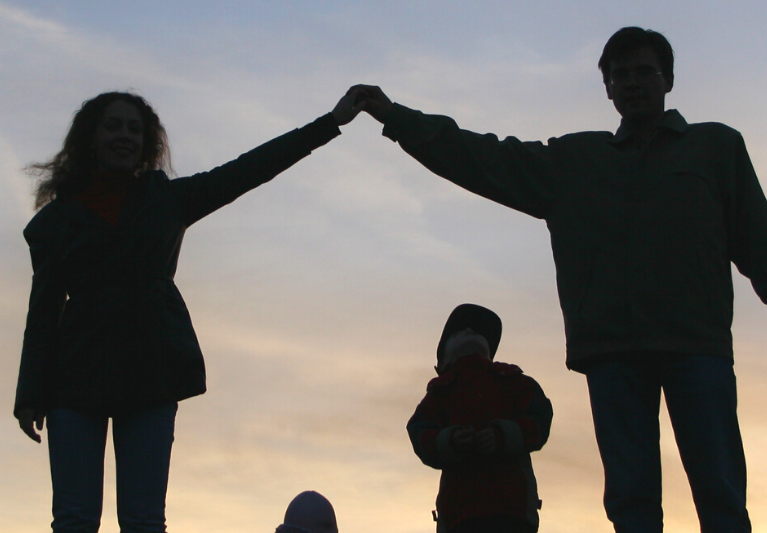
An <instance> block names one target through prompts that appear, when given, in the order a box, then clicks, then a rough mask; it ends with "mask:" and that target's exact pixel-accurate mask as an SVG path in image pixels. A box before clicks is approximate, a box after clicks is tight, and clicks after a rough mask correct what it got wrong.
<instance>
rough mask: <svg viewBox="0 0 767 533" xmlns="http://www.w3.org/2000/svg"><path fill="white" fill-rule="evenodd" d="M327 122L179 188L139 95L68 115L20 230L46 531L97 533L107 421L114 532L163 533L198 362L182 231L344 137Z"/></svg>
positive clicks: (341, 116)
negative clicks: (113, 470) (181, 279)
mask: <svg viewBox="0 0 767 533" xmlns="http://www.w3.org/2000/svg"><path fill="white" fill-rule="evenodd" d="M357 97H358V94H357V92H355V90H350V91H349V92H348V93H347V94H346V95H345V96H344V97H343V98H341V100H340V101H339V102H338V104H337V105H336V107H335V108H334V109H333V111H332V112H331V113H328V114H326V115H324V116H322V117H320V118H318V119H317V120H315V121H314V122H312V123H310V124H308V125H306V126H304V127H303V128H300V129H296V130H293V131H291V132H289V133H287V134H285V135H282V136H280V137H277V138H275V139H273V140H271V141H269V142H267V143H265V144H263V145H262V146H259V147H258V148H255V149H254V150H252V151H250V152H247V153H245V154H243V155H241V156H240V157H239V158H237V159H236V160H234V161H231V162H229V163H226V164H225V165H222V166H220V167H218V168H215V169H213V170H211V171H209V172H203V173H200V174H196V175H194V176H191V177H188V178H179V179H174V180H170V179H169V178H168V176H167V174H166V172H165V171H170V170H171V163H170V152H169V148H168V142H167V137H166V133H165V129H164V128H163V126H162V124H161V123H160V120H159V118H158V116H157V114H156V113H155V111H154V110H153V109H152V107H151V106H150V105H149V104H148V103H147V102H146V101H145V100H144V99H143V98H141V97H140V96H137V95H135V94H131V93H122V92H110V93H104V94H100V95H99V96H97V97H95V98H93V99H91V100H88V101H86V102H85V103H84V104H83V106H82V108H81V109H80V110H79V111H78V112H77V113H76V114H75V116H74V119H73V121H72V125H71V128H70V130H69V133H68V134H67V136H66V139H65V140H64V145H63V147H62V149H61V151H60V152H59V153H58V154H56V155H55V156H54V157H53V158H52V159H51V160H50V161H47V162H45V163H40V164H36V165H32V166H31V167H30V168H31V169H32V170H36V171H37V172H38V174H39V175H40V176H41V177H42V181H41V182H40V183H39V184H38V187H37V192H36V207H37V208H38V209H39V211H38V213H37V214H36V215H35V216H34V217H33V218H32V220H31V221H30V222H29V224H28V225H27V227H26V229H25V230H24V237H25V238H26V240H27V242H28V244H29V248H30V253H31V255H32V266H33V269H34V276H33V278H32V291H31V296H30V301H29V312H28V315H27V324H26V330H25V333H24V345H23V350H22V355H21V367H20V371H19V379H18V386H17V392H16V403H15V407H14V415H15V416H16V417H17V418H18V419H19V425H20V426H21V429H22V430H23V431H24V432H25V433H26V434H27V435H28V436H29V437H30V438H32V439H33V440H35V441H37V442H41V437H40V435H39V434H38V433H37V432H36V431H35V427H36V428H37V430H38V431H39V430H41V429H42V427H43V421H44V419H45V418H46V417H47V430H48V447H49V453H50V464H51V477H52V481H53V524H52V527H53V531H54V532H55V533H60V532H65V531H66V532H68V531H79V532H82V531H88V532H91V531H92V532H95V531H98V528H99V523H100V518H101V509H102V492H103V465H104V446H105V442H106V435H107V426H108V421H109V418H111V419H112V424H113V429H112V431H113V441H114V448H115V458H116V464H117V513H118V521H119V524H120V530H121V531H122V532H124V533H127V532H129V531H130V532H164V531H165V494H166V488H167V482H168V471H169V466H170V452H171V445H172V442H173V432H174V423H175V415H176V409H177V402H178V401H180V400H183V399H185V398H189V397H191V396H195V395H198V394H202V393H203V392H205V368H204V363H203V358H202V353H201V351H200V347H199V344H198V342H197V338H196V336H195V333H194V330H193V328H192V322H191V320H190V318H189V314H188V312H187V309H186V305H185V303H184V301H183V299H182V298H181V294H180V293H179V291H178V289H177V288H176V286H175V284H174V282H173V277H174V274H175V272H176V265H177V262H178V255H179V251H180V248H181V242H182V239H183V236H184V232H185V230H186V229H187V227H189V226H190V225H192V224H194V223H195V222H197V221H198V220H200V219H201V218H203V217H204V216H206V215H208V214H209V213H211V212H213V211H215V210H216V209H218V208H219V207H221V206H223V205H225V204H228V203H230V202H232V201H233V200H235V199H236V198H237V197H239V196H240V195H242V194H243V193H245V192H247V191H249V190H251V189H253V188H255V187H257V186H258V185H261V184H262V183H265V182H267V181H269V180H271V179H272V178H273V177H274V176H276V175H277V174H279V173H280V172H282V171H283V170H285V169H287V168H288V167H290V166H291V165H293V164H294V163H296V162H297V161H299V160H300V159H302V158H304V157H306V156H307V155H309V154H310V153H311V151H312V150H313V149H315V148H318V147H320V146H322V145H324V144H325V143H327V142H329V141H330V140H331V139H333V138H334V137H336V136H337V135H339V134H340V130H339V129H338V126H339V125H343V124H346V123H348V122H350V121H351V120H352V119H353V118H354V117H355V116H356V115H357V113H358V112H359V111H360V110H361V108H363V107H364V103H361V104H357V105H356V107H355V99H357Z"/></svg>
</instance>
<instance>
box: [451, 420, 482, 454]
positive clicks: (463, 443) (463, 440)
mask: <svg viewBox="0 0 767 533" xmlns="http://www.w3.org/2000/svg"><path fill="white" fill-rule="evenodd" d="M475 433H476V430H475V429H474V428H473V427H471V426H460V427H457V428H455V429H454V430H453V432H452V433H451V434H450V447H451V448H453V451H454V452H455V453H456V454H459V455H460V454H465V453H468V452H470V451H471V450H472V449H473V448H474V434H475Z"/></svg>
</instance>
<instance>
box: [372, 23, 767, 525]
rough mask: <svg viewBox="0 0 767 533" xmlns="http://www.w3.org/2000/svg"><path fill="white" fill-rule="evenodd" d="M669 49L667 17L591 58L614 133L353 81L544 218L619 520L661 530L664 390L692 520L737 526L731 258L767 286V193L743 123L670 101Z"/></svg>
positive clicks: (740, 487) (416, 150) (421, 150)
mask: <svg viewBox="0 0 767 533" xmlns="http://www.w3.org/2000/svg"><path fill="white" fill-rule="evenodd" d="M673 64H674V56H673V51H672V49H671V46H670V45H669V43H668V41H667V40H666V39H665V37H663V36H662V35H661V34H659V33H656V32H653V31H651V30H644V29H641V28H635V27H631V28H623V29H621V30H619V31H618V32H616V33H615V34H614V35H613V36H612V37H611V38H610V39H609V41H608V42H607V44H606V45H605V48H604V51H603V54H602V57H601V59H600V60H599V67H600V69H601V71H602V76H603V80H604V84H605V88H606V90H607V97H608V98H609V99H610V100H612V102H613V104H614V105H615V109H616V110H617V111H618V113H619V114H620V115H621V117H622V120H621V124H620V127H619V128H618V130H617V132H616V133H615V134H613V133H610V132H583V133H575V134H570V135H566V136H564V137H560V138H552V139H550V140H549V141H548V143H547V144H543V143H540V142H521V141H520V140H518V139H516V138H514V137H508V138H506V139H505V140H503V141H499V140H498V138H497V137H496V136H495V135H491V134H488V135H479V134H476V133H472V132H470V131H466V130H461V129H459V128H458V126H457V125H456V123H455V122H454V121H453V120H452V119H451V118H449V117H444V116H437V115H424V114H423V113H420V112H418V111H414V110H411V109H408V108H406V107H404V106H401V105H399V104H392V102H391V101H390V100H389V99H388V98H387V97H386V95H385V94H384V93H383V92H382V91H381V89H379V88H378V87H372V86H359V87H360V88H361V89H363V90H364V92H365V94H366V95H367V103H366V106H367V107H366V111H367V112H368V113H370V114H371V115H372V116H373V117H374V118H376V119H377V120H378V121H380V122H382V123H383V124H384V130H383V134H384V135H385V136H387V137H389V138H390V139H392V140H394V141H396V142H398V143H399V144H400V146H401V147H402V148H403V149H404V150H405V151H406V152H408V153H409V154H410V155H412V156H413V157H414V158H416V159H417V160H418V161H420V162H421V163H422V164H423V165H425V166H426V167H427V168H428V169H429V170H431V171H432V172H434V173H436V174H438V175H440V176H442V177H444V178H446V179H448V180H450V181H452V182H454V183H456V184H458V185H460V186H461V187H464V188H466V189H468V190H470V191H472V192H474V193H476V194H480V195H482V196H484V197H486V198H489V199H491V200H494V201H496V202H499V203H501V204H503V205H506V206H508V207H511V208H513V209H517V210H519V211H522V212H524V213H527V214H529V215H532V216H534V217H537V218H541V219H544V220H546V223H547V225H548V228H549V231H550V233H551V245H552V250H553V255H554V261H555V264H556V269H557V288H558V291H559V298H560V304H561V307H562V312H563V315H564V321H565V333H566V337H567V366H568V368H570V369H572V370H576V371H578V372H582V373H584V374H585V375H586V377H587V381H588V387H589V395H590V399H591V407H592V414H593V418H594V428H595V432H596V437H597V442H598V444H599V450H600V455H601V457H602V462H603V465H604V471H605V495H604V503H605V509H606V511H607V515H608V517H609V518H610V520H611V521H612V522H613V524H614V526H615V530H616V531H617V532H619V533H624V532H626V533H633V532H641V533H657V532H661V531H662V530H663V511H662V508H661V465H660V450H659V438H660V431H659V423H658V410H659V406H660V393H661V390H663V392H664V396H665V398H666V404H667V406H668V410H669V414H670V417H671V422H672V424H673V427H674V433H675V437H676V441H677V445H678V447H679V452H680V456H681V458H682V462H683V463H684V467H685V471H686V472H687V476H688V479H689V482H690V486H691V488H692V493H693V498H694V501H695V505H696V509H697V512H698V517H699V520H700V523H701V531H703V532H707V533H709V532H727V533H736V532H738V533H740V532H747V531H751V526H750V522H749V518H748V513H747V511H746V466H745V458H744V453H743V446H742V443H741V437H740V430H739V427H738V419H737V413H736V403H737V399H736V388H735V376H734V373H733V352H732V333H731V325H732V309H733V288H732V276H731V269H730V263H731V262H732V263H734V264H735V265H736V266H737V267H738V269H739V270H740V272H741V273H742V274H744V275H745V276H747V277H748V278H750V279H751V282H752V285H753V287H754V289H755V291H756V293H757V294H758V295H759V297H760V298H761V299H762V301H765V302H767V201H765V198H764V194H763V192H762V189H761V187H760V185H759V181H758V179H757V177H756V174H755V172H754V169H753V167H752V165H751V162H750V159H749V157H748V153H747V151H746V147H745V143H744V141H743V138H742V137H741V135H740V134H739V133H738V132H737V131H735V130H733V129H731V128H728V127H727V126H724V125H722V124H717V123H704V124H688V123H687V122H686V121H685V120H684V118H682V115H681V114H679V112H677V111H676V110H668V111H667V110H666V109H665V97H666V94H668V93H669V92H670V91H671V89H672V88H673V86H674V72H673Z"/></svg>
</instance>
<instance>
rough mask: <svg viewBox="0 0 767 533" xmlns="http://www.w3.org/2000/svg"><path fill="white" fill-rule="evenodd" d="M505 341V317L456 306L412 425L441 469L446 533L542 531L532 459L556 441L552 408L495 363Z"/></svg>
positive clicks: (417, 443) (429, 461)
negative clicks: (551, 431) (551, 433)
mask: <svg viewBox="0 0 767 533" xmlns="http://www.w3.org/2000/svg"><path fill="white" fill-rule="evenodd" d="M500 341H501V319H500V318H499V317H498V315H496V314H495V313H494V312H492V311H491V310H489V309H486V308H484V307H481V306H479V305H474V304H463V305H459V306H458V307H456V308H455V309H454V310H453V312H452V313H451V314H450V317H449V318H448V319H447V323H446V324H445V328H444V330H443V331H442V336H441V338H440V340H439V344H438V345H437V366H436V367H435V368H436V370H437V373H438V374H439V377H436V378H434V379H432V380H431V381H430V382H429V384H428V386H427V387H426V391H427V392H426V396H425V397H424V399H423V400H421V403H420V404H419V405H418V407H417V408H416V410H415V414H414V415H413V417H412V418H411V419H410V421H409V422H408V424H407V431H408V435H410V441H411V442H412V444H413V450H414V451H415V453H416V454H417V455H418V457H420V458H421V461H423V463H424V464H426V465H428V466H431V467H432V468H436V469H439V470H442V476H441V478H440V483H439V495H438V496H437V524H438V525H437V531H438V532H440V533H442V532H447V533H474V532H484V533H534V532H536V531H538V509H540V500H539V499H538V491H537V484H536V482H535V476H534V474H533V465H532V462H531V461H530V452H533V451H536V450H540V449H541V448H542V447H543V445H544V444H546V440H547V439H548V438H549V429H550V428H551V418H552V409H551V402H550V401H549V400H548V398H546V396H545V395H544V393H543V390H542V389H541V387H540V386H539V385H538V383H536V382H535V380H534V379H532V378H530V377H528V376H526V375H524V374H523V373H522V370H521V369H520V368H519V367H518V366H516V365H510V364H506V363H500V362H493V358H494V357H495V352H496V350H497V349H498V344H499V343H500Z"/></svg>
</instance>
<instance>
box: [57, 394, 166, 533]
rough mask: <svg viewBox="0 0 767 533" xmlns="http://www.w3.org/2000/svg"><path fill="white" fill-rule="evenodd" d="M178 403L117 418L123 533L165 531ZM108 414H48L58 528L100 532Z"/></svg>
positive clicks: (62, 531)
mask: <svg viewBox="0 0 767 533" xmlns="http://www.w3.org/2000/svg"><path fill="white" fill-rule="evenodd" d="M177 407H178V404H176V403H175V402H173V403H168V404H163V405H158V406H154V407H151V408H147V409H142V410H140V411H136V412H133V413H130V414H127V415H123V416H117V417H114V418H113V419H112V425H113V427H112V440H113V442H114V449H115V463H116V479H117V519H118V523H119V524H120V531H121V533H139V532H141V533H148V532H151V533H164V532H165V493H166V490H167V487H168V471H169V468H170V451H171V446H172V444H173V430H174V426H175V420H176V409H177ZM108 425H109V418H107V417H103V416H94V415H89V414H85V413H82V412H80V411H75V410H72V409H52V410H51V411H50V413H48V422H47V428H48V451H49V454H50V461H51V479H52V481H53V523H52V527H53V531H54V533H74V532H77V533H95V532H97V531H98V529H99V525H100V522H101V509H102V502H103V492H104V448H105V446H106V438H107V427H108Z"/></svg>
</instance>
